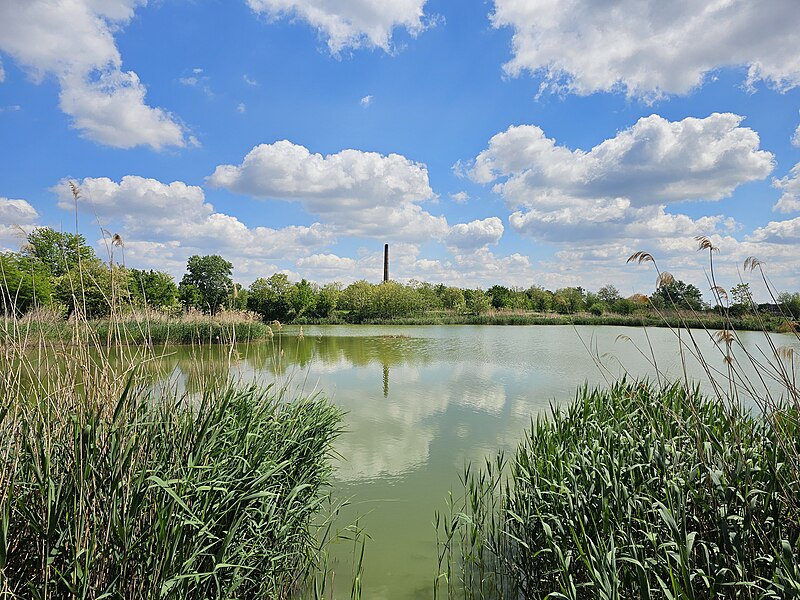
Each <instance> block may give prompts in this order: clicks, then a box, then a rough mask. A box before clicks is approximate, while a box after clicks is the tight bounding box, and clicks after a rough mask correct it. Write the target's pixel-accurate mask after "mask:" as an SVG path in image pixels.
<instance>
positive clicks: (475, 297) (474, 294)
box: [464, 289, 492, 315]
mask: <svg viewBox="0 0 800 600" xmlns="http://www.w3.org/2000/svg"><path fill="white" fill-rule="evenodd" d="M467 292H469V293H468V294H467V293H465V294H464V297H465V299H466V302H467V311H469V312H470V313H472V314H473V315H481V314H483V313H485V312H488V311H489V309H490V308H492V302H491V299H490V297H489V296H488V295H487V294H486V292H484V291H483V290H481V289H475V290H467Z"/></svg>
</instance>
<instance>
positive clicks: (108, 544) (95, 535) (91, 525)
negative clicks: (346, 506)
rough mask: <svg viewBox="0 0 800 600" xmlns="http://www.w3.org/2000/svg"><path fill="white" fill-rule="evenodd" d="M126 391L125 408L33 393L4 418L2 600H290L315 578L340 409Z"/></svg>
mask: <svg viewBox="0 0 800 600" xmlns="http://www.w3.org/2000/svg"><path fill="white" fill-rule="evenodd" d="M129 381H130V382H131V385H129V386H128V387H126V388H125V389H124V391H123V393H122V394H121V395H120V397H119V401H118V402H117V403H116V405H115V406H108V405H106V404H105V403H95V402H94V401H93V400H92V399H90V398H86V397H85V396H83V395H82V394H80V393H78V394H76V395H75V396H74V397H72V398H64V397H61V398H58V397H57V396H58V395H56V396H52V397H46V396H44V395H39V396H38V397H37V396H36V395H35V393H33V394H32V396H31V397H28V398H27V399H26V400H27V401H26V402H18V403H15V404H12V406H10V407H8V406H6V407H4V409H3V411H2V412H0V415H2V417H3V418H2V420H0V440H2V442H0V443H1V444H2V446H1V447H0V452H2V461H3V462H2V464H1V465H0V596H3V595H7V596H4V597H20V598H55V597H59V598H61V597H80V598H102V597H111V598H134V597H163V598H233V597H236V598H255V597H264V598H267V597H269V598H285V597H288V596H289V594H290V593H291V592H292V591H293V590H296V589H297V588H298V586H299V585H301V584H302V582H303V581H305V580H306V579H307V578H309V577H313V575H314V567H315V566H316V562H315V561H316V556H317V555H316V552H317V549H318V541H317V539H316V537H315V532H314V530H313V528H312V527H311V524H312V520H313V519H314V517H315V516H316V515H317V514H318V512H319V510H320V508H321V506H322V503H323V501H324V500H325V498H326V494H327V486H328V481H329V476H330V472H331V467H330V462H329V458H330V452H331V448H330V445H331V442H332V440H333V439H334V437H335V436H336V435H337V433H338V427H339V422H340V417H341V415H340V413H339V411H338V410H337V409H335V408H334V407H332V405H330V404H328V403H327V402H326V401H324V400H322V399H319V398H311V399H299V400H295V401H288V399H287V398H284V397H282V396H281V394H279V393H278V394H276V393H275V392H274V390H260V389H256V388H247V389H239V390H237V389H233V388H227V389H217V390H210V391H207V392H206V393H205V394H203V396H202V398H201V399H200V400H198V401H197V403H195V404H187V403H186V401H185V400H181V399H176V398H172V397H167V398H164V397H160V398H155V397H152V396H149V395H147V394H146V393H143V392H142V390H137V389H135V388H134V387H133V386H132V385H133V382H134V381H135V380H129ZM65 400H66V402H64V401H65Z"/></svg>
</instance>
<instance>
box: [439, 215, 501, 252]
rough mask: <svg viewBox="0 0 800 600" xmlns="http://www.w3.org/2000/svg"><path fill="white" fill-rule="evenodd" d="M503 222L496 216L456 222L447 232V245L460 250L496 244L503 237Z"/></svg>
mask: <svg viewBox="0 0 800 600" xmlns="http://www.w3.org/2000/svg"><path fill="white" fill-rule="evenodd" d="M503 230H504V228H503V222H502V221H501V220H500V219H498V218H497V217H489V218H488V219H483V220H475V221H472V222H470V223H458V224H456V225H453V226H452V227H451V228H450V233H448V234H447V245H448V246H450V247H453V248H459V249H462V250H465V249H470V248H481V247H483V246H487V245H489V244H496V243H497V242H499V241H500V238H501V237H503Z"/></svg>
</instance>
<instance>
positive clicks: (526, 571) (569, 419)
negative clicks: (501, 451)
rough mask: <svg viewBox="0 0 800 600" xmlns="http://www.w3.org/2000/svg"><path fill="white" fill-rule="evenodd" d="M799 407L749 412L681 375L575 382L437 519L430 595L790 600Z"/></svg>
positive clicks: (799, 536)
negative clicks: (651, 381) (710, 396)
mask: <svg viewBox="0 0 800 600" xmlns="http://www.w3.org/2000/svg"><path fill="white" fill-rule="evenodd" d="M798 450H800V427H798V413H797V410H796V409H787V408H781V407H773V408H772V409H771V410H770V411H769V412H768V413H765V414H763V415H758V416H752V415H750V414H746V413H744V412H742V410H741V409H739V408H738V407H736V406H731V405H724V404H723V403H720V402H717V401H709V400H707V399H703V398H701V397H700V396H699V395H698V393H697V392H696V391H688V392H687V390H686V389H685V388H684V387H682V386H673V387H669V388H665V389H660V390H657V389H654V388H653V387H651V386H650V385H648V384H644V383H628V382H624V381H623V382H620V383H618V384H616V385H614V386H613V387H612V388H610V389H608V390H604V391H597V390H595V391H590V390H587V389H584V390H582V391H581V392H580V393H579V394H578V397H577V398H576V400H575V401H574V402H573V403H572V404H571V405H569V406H568V407H567V408H566V409H564V410H553V411H552V414H551V415H548V416H546V417H540V418H538V419H537V421H536V422H535V423H533V424H532V426H531V430H530V431H529V432H528V434H527V435H526V437H525V439H524V440H523V442H522V443H521V444H520V445H519V447H518V449H517V451H516V454H515V455H514V457H513V459H512V460H511V461H510V464H508V465H506V464H505V458H504V457H503V456H502V455H499V456H498V457H497V458H496V459H495V460H494V461H487V462H486V465H485V467H484V468H483V469H482V470H480V471H472V470H471V469H470V468H467V470H466V472H465V474H464V477H463V483H464V491H465V493H464V499H463V504H459V503H457V502H454V503H453V504H452V505H451V509H450V514H449V515H447V516H445V515H441V514H440V515H437V528H438V531H439V534H440V536H441V540H442V541H441V546H440V563H441V564H440V567H441V569H440V572H441V575H440V577H439V579H438V585H437V592H441V591H442V589H444V590H446V592H447V595H448V597H454V596H456V595H458V597H472V598H476V597H481V598H483V597H488V598H520V597H525V598H545V597H547V598H553V599H556V598H569V599H583V598H586V599H589V598H605V599H609V600H610V599H625V598H630V599H634V598H635V599H639V598H734V597H735V598H788V597H795V596H797V594H798V593H799V592H800V561H798V556H800V481H798V478H797V473H798V469H797V465H796V464H793V461H794V459H795V458H796V457H797V456H798Z"/></svg>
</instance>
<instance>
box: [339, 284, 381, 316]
mask: <svg viewBox="0 0 800 600" xmlns="http://www.w3.org/2000/svg"><path fill="white" fill-rule="evenodd" d="M374 294H375V286H373V285H372V284H371V283H368V282H366V281H364V280H363V279H362V280H361V281H356V282H355V283H351V284H350V285H348V286H347V287H346V288H344V289H343V290H342V293H341V295H340V296H339V308H341V309H342V310H344V311H347V312H348V314H349V316H350V318H351V320H353V321H355V322H358V321H362V320H363V319H365V318H366V317H368V316H369V315H370V313H371V312H372V299H373V296H374Z"/></svg>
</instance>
